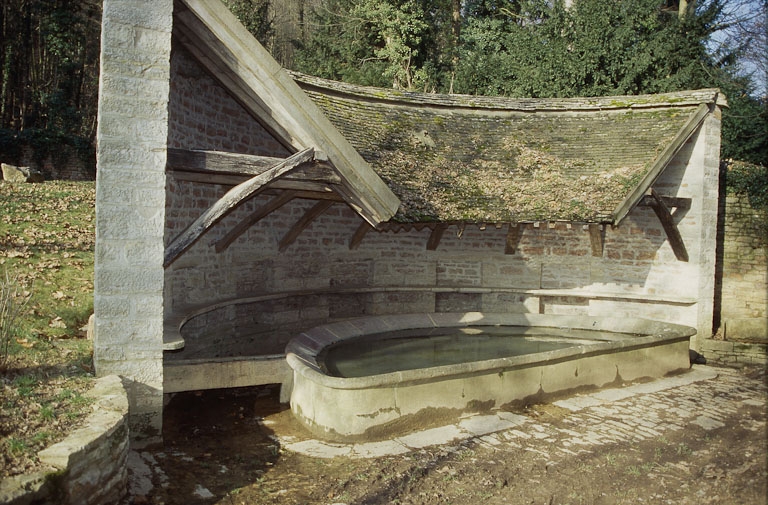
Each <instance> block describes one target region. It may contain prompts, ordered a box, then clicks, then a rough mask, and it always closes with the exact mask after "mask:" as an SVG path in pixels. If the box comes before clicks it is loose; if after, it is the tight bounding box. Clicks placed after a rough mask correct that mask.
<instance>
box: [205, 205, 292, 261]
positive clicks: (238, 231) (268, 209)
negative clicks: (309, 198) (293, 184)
mask: <svg viewBox="0 0 768 505" xmlns="http://www.w3.org/2000/svg"><path fill="white" fill-rule="evenodd" d="M294 198H296V192H295V191H284V192H282V193H280V195H278V196H277V197H275V198H273V199H272V200H270V201H269V202H267V203H266V204H265V205H262V206H261V207H259V208H258V209H256V211H254V212H252V213H251V214H250V215H248V216H247V217H246V218H245V219H243V220H242V221H240V222H239V223H237V224H236V225H235V226H234V227H232V229H231V230H229V232H227V234H226V235H224V236H223V237H222V238H221V239H219V240H218V241H216V242H215V243H214V245H215V249H216V252H217V253H220V252H222V251H224V250H226V249H227V247H229V246H230V245H231V244H232V242H234V241H235V240H237V238H238V237H239V236H240V235H242V234H243V233H245V232H246V231H248V229H249V228H250V227H251V226H253V225H254V224H256V223H258V222H259V221H260V220H262V219H263V218H265V217H266V216H268V215H269V214H271V213H272V212H274V211H276V210H277V209H279V208H280V207H282V206H283V205H285V204H286V203H288V202H290V201H291V200H293V199H294Z"/></svg>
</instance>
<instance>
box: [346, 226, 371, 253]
mask: <svg viewBox="0 0 768 505" xmlns="http://www.w3.org/2000/svg"><path fill="white" fill-rule="evenodd" d="M372 229H373V227H371V225H370V224H369V223H368V221H363V222H362V223H360V226H358V227H357V230H355V234H354V235H352V239H351V240H350V241H349V250H350V251H354V250H355V249H357V248H358V247H360V243H361V242H362V241H363V239H364V238H365V235H366V234H367V233H368V232H369V231H371V230H372Z"/></svg>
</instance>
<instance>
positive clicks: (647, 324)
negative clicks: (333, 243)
mask: <svg viewBox="0 0 768 505" xmlns="http://www.w3.org/2000/svg"><path fill="white" fill-rule="evenodd" d="M467 326H527V327H537V328H558V329H563V328H566V329H584V330H600V331H609V332H613V333H617V334H639V335H641V336H629V337H628V338H626V339H623V340H615V341H605V342H599V343H596V344H590V345H575V346H572V347H568V348H565V349H558V350H553V351H546V352H541V353H536V354H528V355H521V356H513V357H503V358H495V359H490V360H483V361H470V362H464V363H458V364H452V365H442V366H435V367H429V368H419V369H412V370H402V371H396V372H390V373H385V374H377V375H369V376H364V377H349V378H346V377H334V376H330V375H327V374H326V373H325V372H324V371H323V370H322V369H321V367H320V364H319V362H318V356H319V354H320V353H321V352H322V351H323V350H324V349H326V348H327V347H329V346H331V345H334V344H337V343H339V342H341V341H343V340H347V339H350V338H355V337H359V336H363V335H368V334H375V333H381V332H386V331H397V330H402V329H419V328H425V329H430V328H436V327H467ZM695 334H696V329H695V328H693V327H690V326H685V325H680V324H675V323H666V322H660V321H654V320H650V319H642V318H615V317H598V316H570V315H552V314H502V313H479V312H460V313H419V314H403V315H387V316H367V317H361V318H356V319H350V320H345V321H340V322H335V323H329V324H324V325H320V326H316V327H314V328H312V329H310V330H307V331H305V332H303V333H301V334H299V335H297V336H296V337H294V338H293V339H291V341H290V342H289V343H288V345H287V347H286V353H285V354H286V360H287V362H288V365H289V366H290V367H291V368H292V369H293V370H294V372H296V373H298V374H301V375H302V376H303V377H305V378H307V379H310V380H312V381H313V382H315V383H318V384H320V385H323V386H325V387H328V388H332V389H349V390H354V389H366V388H377V387H391V386H392V384H399V385H401V386H403V385H407V384H416V383H420V382H423V381H434V380H445V379H450V378H457V377H461V376H471V375H474V374H488V373H495V372H503V371H505V370H511V369H515V368H525V367H529V366H534V365H537V364H543V363H552V362H558V361H564V360H568V359H570V358H574V357H576V356H585V357H586V356H591V355H597V354H606V353H611V352H619V351H625V350H630V349H635V348H643V347H652V346H655V345H663V344H667V343H672V342H679V341H683V340H689V339H690V337H691V336H693V335H695Z"/></svg>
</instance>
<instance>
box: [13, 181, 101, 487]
mask: <svg viewBox="0 0 768 505" xmlns="http://www.w3.org/2000/svg"><path fill="white" fill-rule="evenodd" d="M94 225H95V184H94V183H93V182H71V181H48V182H45V183H42V184H12V183H9V182H6V181H0V278H2V279H5V278H9V279H13V280H14V286H15V287H16V288H17V289H18V294H17V298H18V297H19V296H22V297H25V298H27V301H26V305H25V306H24V307H23V310H22V311H21V313H20V314H19V316H18V317H17V318H16V320H15V321H14V323H13V328H12V331H11V332H10V333H9V335H10V336H9V338H8V339H7V342H6V343H7V350H6V357H5V363H4V367H3V369H1V370H0V398H2V410H1V411H0V437H2V438H0V478H2V477H5V476H9V475H16V474H20V473H26V472H29V471H31V470H34V469H35V468H36V467H37V466H38V465H39V461H37V452H38V451H39V450H41V449H43V448H45V447H47V446H48V445H51V444H52V443H55V442H57V441H59V440H61V439H62V438H64V436H66V434H67V433H69V431H71V430H72V429H73V428H74V427H76V426H77V425H78V424H79V423H80V421H81V420H82V419H83V418H84V417H85V415H86V414H87V413H88V411H89V410H90V403H91V402H90V400H89V399H88V398H87V397H86V396H83V393H84V392H85V391H86V390H87V389H88V387H89V386H90V383H91V379H92V377H93V363H92V345H91V342H90V341H88V340H86V339H85V336H86V334H85V330H84V328H83V327H84V326H85V325H86V323H87V320H88V317H89V316H90V314H91V313H92V312H93V249H94V239H95V233H94Z"/></svg>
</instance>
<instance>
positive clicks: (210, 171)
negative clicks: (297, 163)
mask: <svg viewBox="0 0 768 505" xmlns="http://www.w3.org/2000/svg"><path fill="white" fill-rule="evenodd" d="M321 157H322V155H321V154H320V153H317V152H316V153H315V160H314V161H313V162H312V163H307V164H305V165H302V166H301V168H298V169H297V170H294V171H293V172H292V173H290V174H287V175H286V176H285V177H284V180H285V181H310V182H317V183H321V184H340V183H341V177H339V175H338V174H337V173H336V172H335V171H334V170H333V167H332V166H331V165H330V164H328V163H327V162H323V161H321V160H320V159H319V158H321ZM283 159H284V158H275V157H271V156H254V155H250V154H238V153H229V152H222V151H201V150H187V149H174V148H169V149H168V161H167V165H168V169H169V170H171V171H173V172H193V173H201V174H207V175H214V174H216V175H241V176H247V177H253V176H254V175H259V174H262V173H264V172H265V171H267V170H269V169H270V168H272V167H274V166H275V165H277V164H278V163H280V162H282V161H283Z"/></svg>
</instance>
